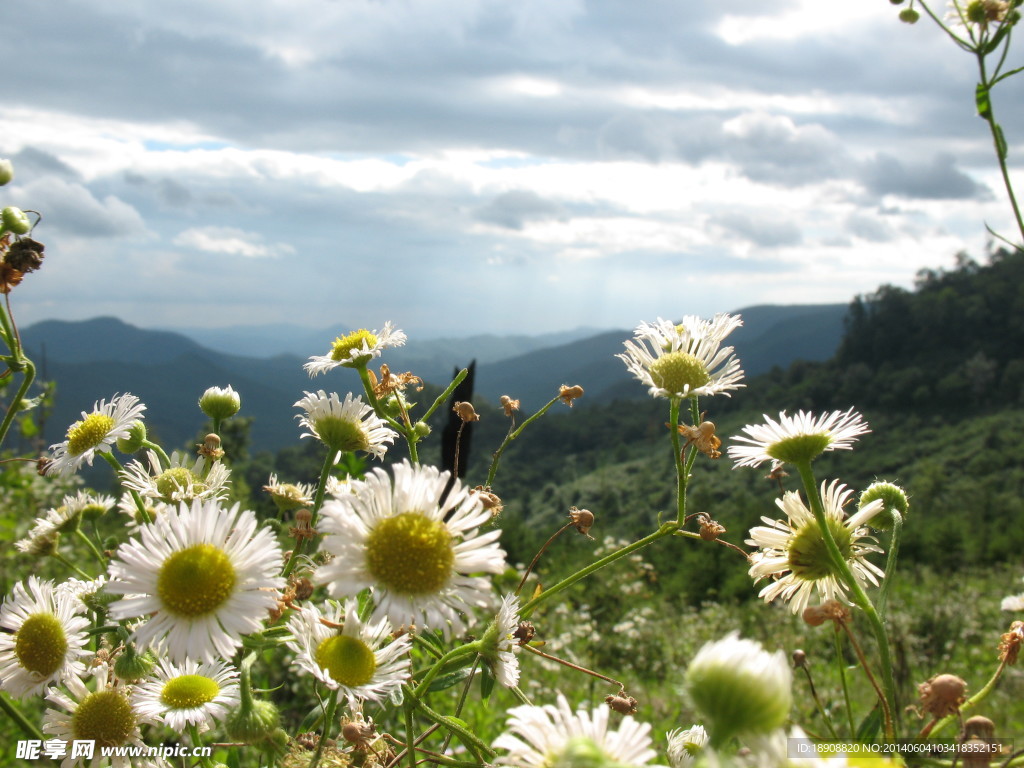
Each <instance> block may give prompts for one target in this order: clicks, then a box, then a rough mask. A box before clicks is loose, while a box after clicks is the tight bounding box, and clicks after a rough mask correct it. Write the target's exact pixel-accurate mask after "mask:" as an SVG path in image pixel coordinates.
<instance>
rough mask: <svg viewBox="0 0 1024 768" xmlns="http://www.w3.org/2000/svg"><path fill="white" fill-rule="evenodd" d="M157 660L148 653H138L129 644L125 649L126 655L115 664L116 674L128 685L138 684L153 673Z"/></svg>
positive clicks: (119, 657)
mask: <svg viewBox="0 0 1024 768" xmlns="http://www.w3.org/2000/svg"><path fill="white" fill-rule="evenodd" d="M155 665H156V660H155V659H154V658H153V656H152V655H151V654H150V653H149V651H146V652H145V653H141V654H140V653H137V652H136V650H135V647H134V646H133V645H132V644H131V643H129V644H128V645H126V646H125V648H124V653H122V654H121V655H120V656H118V657H117V661H115V662H114V674H115V675H117V676H118V677H119V678H120V679H122V680H124V681H125V682H126V683H136V682H138V681H139V680H141V679H142V678H144V677H146V676H147V675H148V674H149V673H150V672H152V671H153V667H154V666H155Z"/></svg>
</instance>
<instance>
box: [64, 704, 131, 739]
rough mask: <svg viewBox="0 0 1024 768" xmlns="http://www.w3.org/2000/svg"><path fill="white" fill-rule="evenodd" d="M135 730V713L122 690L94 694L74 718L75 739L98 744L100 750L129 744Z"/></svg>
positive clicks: (82, 705)
mask: <svg viewBox="0 0 1024 768" xmlns="http://www.w3.org/2000/svg"><path fill="white" fill-rule="evenodd" d="M134 730H135V712H134V711H133V710H132V705H131V704H130V703H128V699H127V698H125V696H124V695H122V694H121V693H120V692H119V691H97V692H96V693H90V694H89V695H88V696H86V697H85V698H84V699H82V701H81V702H79V704H78V708H77V709H76V710H75V713H74V714H73V715H72V716H71V732H72V734H73V735H74V737H75V739H79V740H86V741H87V740H90V739H92V740H93V741H95V742H96V746H97V747H117V746H120V745H122V744H124V743H126V742H127V741H128V740H129V739H130V738H131V736H132V732H133V731H134Z"/></svg>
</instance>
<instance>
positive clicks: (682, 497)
mask: <svg viewBox="0 0 1024 768" xmlns="http://www.w3.org/2000/svg"><path fill="white" fill-rule="evenodd" d="M668 424H669V426H668V428H669V429H670V430H671V431H672V462H673V463H674V464H675V467H676V525H677V526H678V527H680V528H681V527H682V526H683V523H684V522H685V521H686V467H684V466H683V448H682V444H681V443H680V441H679V398H678V397H673V398H670V399H669V405H668Z"/></svg>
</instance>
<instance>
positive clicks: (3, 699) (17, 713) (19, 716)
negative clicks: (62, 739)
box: [0, 692, 43, 741]
mask: <svg viewBox="0 0 1024 768" xmlns="http://www.w3.org/2000/svg"><path fill="white" fill-rule="evenodd" d="M0 709H2V710H3V711H4V712H5V713H6V714H7V716H8V717H10V718H11V720H13V721H14V722H15V723H17V725H18V727H19V728H20V729H21V732H22V733H24V734H25V735H26V736H28V737H29V738H30V739H35V740H36V741H42V740H43V734H42V732H40V730H39V729H38V728H36V726H35V725H33V724H32V723H31V722H30V721H29V719H28V718H27V717H25V715H24V714H23V713H22V711H21V710H20V709H18V706H17V705H16V704H14V702H12V701H11V700H10V699H8V698H7V694H6V693H2V692H0Z"/></svg>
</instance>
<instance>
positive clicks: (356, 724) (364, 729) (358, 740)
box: [341, 720, 377, 749]
mask: <svg viewBox="0 0 1024 768" xmlns="http://www.w3.org/2000/svg"><path fill="white" fill-rule="evenodd" d="M376 736H377V729H376V728H375V727H374V725H373V721H372V720H366V721H359V720H350V721H348V722H346V723H342V726H341V737H342V738H343V739H344V740H345V741H347V742H349V743H350V744H354V745H355V746H356V747H357V748H358V749H366V748H367V747H368V746H370V743H371V742H372V741H373V740H374V739H375V738H376Z"/></svg>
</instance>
